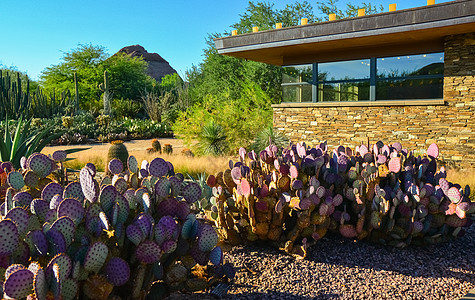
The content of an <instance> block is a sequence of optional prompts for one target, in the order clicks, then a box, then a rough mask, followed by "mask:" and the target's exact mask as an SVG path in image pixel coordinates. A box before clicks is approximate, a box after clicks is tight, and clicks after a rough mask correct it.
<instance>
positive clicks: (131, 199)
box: [123, 189, 137, 210]
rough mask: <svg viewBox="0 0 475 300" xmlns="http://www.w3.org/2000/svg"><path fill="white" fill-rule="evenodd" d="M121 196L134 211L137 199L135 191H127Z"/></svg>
mask: <svg viewBox="0 0 475 300" xmlns="http://www.w3.org/2000/svg"><path fill="white" fill-rule="evenodd" d="M123 196H124V197H125V199H126V200H127V202H128V204H129V208H130V209H134V210H135V208H136V207H137V197H135V190H134V189H128V190H126V191H125V192H124V194H123Z"/></svg>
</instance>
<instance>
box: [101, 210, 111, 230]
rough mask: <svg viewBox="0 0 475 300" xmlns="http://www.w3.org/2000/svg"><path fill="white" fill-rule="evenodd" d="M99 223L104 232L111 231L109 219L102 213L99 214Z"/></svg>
mask: <svg viewBox="0 0 475 300" xmlns="http://www.w3.org/2000/svg"><path fill="white" fill-rule="evenodd" d="M99 221H100V222H99V224H100V226H101V228H104V229H105V230H110V229H111V225H110V222H109V218H108V217H107V215H106V214H105V213H104V212H103V211H101V212H99Z"/></svg>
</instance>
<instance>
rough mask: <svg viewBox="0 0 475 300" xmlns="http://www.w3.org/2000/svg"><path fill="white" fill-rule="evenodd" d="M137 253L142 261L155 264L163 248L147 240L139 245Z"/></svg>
mask: <svg viewBox="0 0 475 300" xmlns="http://www.w3.org/2000/svg"><path fill="white" fill-rule="evenodd" d="M135 254H136V255H137V259H138V260H139V261H140V262H141V263H144V264H153V263H155V262H157V261H158V260H159V259H160V256H161V249H160V246H159V245H158V244H157V243H155V242H153V241H149V240H145V241H143V242H142V243H140V245H139V246H138V247H137V250H136V251H135Z"/></svg>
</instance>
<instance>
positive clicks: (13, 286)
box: [3, 269, 33, 299]
mask: <svg viewBox="0 0 475 300" xmlns="http://www.w3.org/2000/svg"><path fill="white" fill-rule="evenodd" d="M32 290H33V273H32V272H31V271H30V270H28V269H20V270H17V271H16V272H13V273H12V274H10V276H8V277H7V278H6V279H5V283H4V284H3V292H4V293H5V295H6V296H8V297H10V298H14V299H21V298H25V297H26V296H28V295H29V294H31V291H32Z"/></svg>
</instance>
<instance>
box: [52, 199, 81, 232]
mask: <svg viewBox="0 0 475 300" xmlns="http://www.w3.org/2000/svg"><path fill="white" fill-rule="evenodd" d="M57 213H58V218H61V217H64V216H68V217H70V218H71V220H73V222H74V224H75V225H76V226H78V225H79V223H81V221H82V219H83V217H84V213H85V212H84V207H82V204H81V203H80V202H79V201H78V200H76V199H73V198H68V199H64V200H63V201H62V202H61V203H60V204H59V205H58V208H57Z"/></svg>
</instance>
